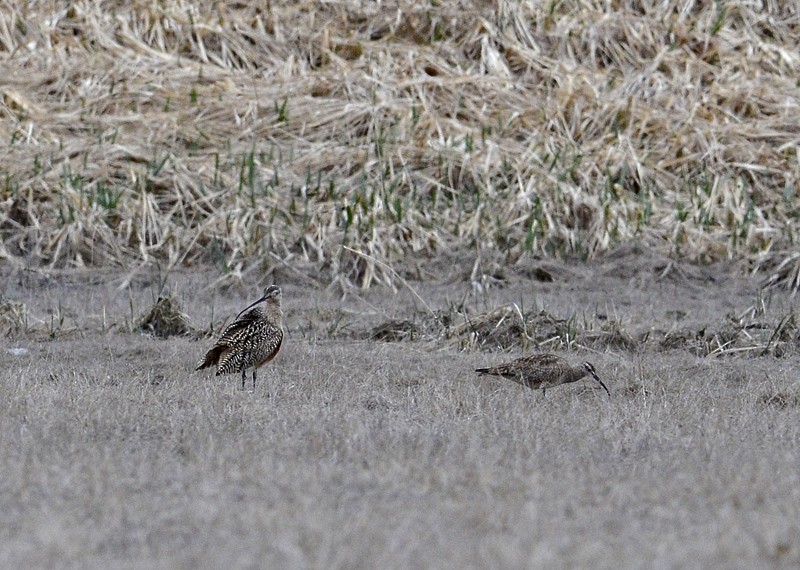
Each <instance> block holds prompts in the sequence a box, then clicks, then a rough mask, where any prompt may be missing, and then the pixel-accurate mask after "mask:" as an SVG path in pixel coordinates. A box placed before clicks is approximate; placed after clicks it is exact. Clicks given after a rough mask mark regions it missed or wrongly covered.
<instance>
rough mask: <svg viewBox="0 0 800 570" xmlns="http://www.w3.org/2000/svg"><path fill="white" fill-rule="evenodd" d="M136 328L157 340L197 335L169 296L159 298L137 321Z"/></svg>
mask: <svg viewBox="0 0 800 570" xmlns="http://www.w3.org/2000/svg"><path fill="white" fill-rule="evenodd" d="M137 328H138V329H139V330H141V331H143V332H147V333H149V334H152V335H154V336H157V337H159V338H168V337H171V336H186V335H192V334H197V333H198V331H197V329H196V328H195V327H194V325H192V323H191V321H190V320H189V317H188V316H186V314H184V313H183V311H181V308H180V305H179V304H178V301H177V300H176V299H174V298H173V297H172V296H171V295H167V296H161V297H159V298H158V299H157V300H156V302H155V303H153V306H152V307H150V309H149V310H148V311H147V313H145V314H144V315H142V317H141V318H140V319H139V323H138V326H137Z"/></svg>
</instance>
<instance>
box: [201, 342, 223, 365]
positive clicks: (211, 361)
mask: <svg viewBox="0 0 800 570" xmlns="http://www.w3.org/2000/svg"><path fill="white" fill-rule="evenodd" d="M221 352H222V350H220V347H218V346H215V347H214V348H212V349H211V350H209V351H208V352H207V353H206V355H205V357H204V358H203V359H202V360H200V361H199V362H198V363H197V368H195V370H202V369H203V368H209V367H211V366H216V365H217V363H218V362H219V356H220V353H221Z"/></svg>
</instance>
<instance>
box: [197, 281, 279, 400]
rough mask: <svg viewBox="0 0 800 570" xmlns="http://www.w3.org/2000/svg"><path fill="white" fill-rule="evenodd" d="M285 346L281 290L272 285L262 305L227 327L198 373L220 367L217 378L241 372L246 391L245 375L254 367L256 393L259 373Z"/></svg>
mask: <svg viewBox="0 0 800 570" xmlns="http://www.w3.org/2000/svg"><path fill="white" fill-rule="evenodd" d="M262 303H263V305H262ZM282 343H283V311H282V310H281V288H280V287H278V286H277V285H270V286H268V287H267V288H266V289H264V295H263V296H262V297H261V298H260V299H259V300H258V301H256V302H255V303H252V304H250V305H249V306H247V307H246V308H245V309H243V310H242V311H241V312H240V313H239V314H238V315H237V316H236V318H235V319H234V321H233V322H232V323H231V324H229V325H228V326H227V327H225V330H224V331H222V334H221V335H220V337H219V339H218V340H217V342H216V343H215V344H214V346H213V347H212V348H211V350H209V351H208V352H207V353H206V355H205V357H204V358H203V359H202V360H200V362H198V363H197V368H196V370H202V369H203V368H209V367H211V366H216V367H217V373H216V376H220V375H222V374H234V373H236V372H241V373H242V390H244V386H245V372H246V370H247V369H248V368H250V367H251V366H252V367H253V391H255V389H256V370H257V369H258V368H260V367H261V366H263V365H265V364H266V363H267V362H269V361H270V360H272V359H273V358H275V356H276V355H277V354H278V351H279V350H280V349H281V344H282Z"/></svg>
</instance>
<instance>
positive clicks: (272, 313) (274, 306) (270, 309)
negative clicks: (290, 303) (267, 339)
mask: <svg viewBox="0 0 800 570" xmlns="http://www.w3.org/2000/svg"><path fill="white" fill-rule="evenodd" d="M264 314H265V315H266V316H267V318H268V319H269V320H270V321H272V322H274V323H278V324H280V323H281V322H282V319H283V311H282V310H281V304H280V302H279V301H275V300H274V299H270V300H269V301H267V302H266V304H265V306H264Z"/></svg>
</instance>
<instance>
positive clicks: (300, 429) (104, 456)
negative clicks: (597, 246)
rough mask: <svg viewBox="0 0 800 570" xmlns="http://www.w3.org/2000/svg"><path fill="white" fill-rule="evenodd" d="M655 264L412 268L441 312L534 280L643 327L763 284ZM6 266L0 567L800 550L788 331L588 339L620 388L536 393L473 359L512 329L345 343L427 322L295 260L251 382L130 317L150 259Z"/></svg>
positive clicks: (199, 286) (423, 563) (745, 556)
mask: <svg viewBox="0 0 800 570" xmlns="http://www.w3.org/2000/svg"><path fill="white" fill-rule="evenodd" d="M640 259H641V256H639V255H633V256H627V257H623V258H622V260H618V261H617V262H614V263H611V262H606V263H603V264H594V265H592V266H590V267H582V266H556V265H551V266H550V269H551V271H553V272H556V270H558V271H559V272H560V273H561V274H562V275H566V274H568V275H570V276H571V278H570V279H569V280H565V279H558V278H557V279H555V280H554V281H552V282H547V283H544V282H540V281H534V280H530V279H527V278H524V277H520V276H518V275H510V276H509V277H508V279H507V285H506V286H505V287H495V288H492V289H491V290H490V291H489V292H488V293H487V294H485V295H482V296H481V297H480V298H478V297H475V296H473V295H472V294H470V293H469V292H470V290H471V289H472V285H471V283H470V282H469V280H468V279H466V278H458V277H457V275H458V272H455V273H454V275H455V276H454V277H453V278H452V279H450V280H449V281H448V282H447V283H438V284H430V283H428V284H423V283H415V284H414V285H415V286H416V287H417V291H418V293H419V294H420V296H421V297H423V299H425V300H426V302H428V303H429V304H430V305H431V307H432V308H441V307H444V306H445V305H446V302H447V299H449V298H453V297H457V298H462V297H465V298H466V299H467V301H466V302H465V304H466V305H468V307H466V308H465V311H466V312H465V313H464V314H467V313H468V312H470V311H472V310H473V309H474V313H473V314H478V313H480V312H481V311H485V310H488V309H491V308H495V307H498V306H503V305H504V304H505V303H519V302H520V301H521V300H527V301H528V302H530V303H536V304H537V306H538V308H545V309H547V310H549V311H552V312H553V313H556V314H569V313H571V312H572V313H576V312H580V311H583V312H584V313H585V314H586V315H589V317H586V318H591V316H595V317H596V316H597V315H599V314H601V313H602V312H603V311H607V310H608V308H609V307H612V306H615V307H616V308H615V309H614V310H615V317H616V318H617V319H619V320H620V321H621V322H622V323H623V324H624V326H625V328H626V330H628V331H629V332H630V333H631V334H632V335H634V336H638V335H639V334H640V333H641V332H642V331H644V330H646V329H648V328H655V327H659V326H662V327H666V328H673V329H674V328H676V327H678V326H679V324H680V323H684V324H686V326H688V327H689V328H691V327H692V326H694V328H698V327H699V326H701V325H702V323H703V322H704V323H705V324H706V325H707V326H713V325H715V324H716V323H717V322H718V321H719V318H720V317H719V316H720V315H721V314H723V313H725V312H726V311H730V310H735V309H747V308H748V306H749V304H750V303H752V302H753V300H754V299H755V297H754V295H757V294H758V290H757V288H756V287H754V286H753V285H752V284H751V283H749V282H746V281H737V280H736V279H734V278H731V275H730V274H728V273H725V272H716V273H713V274H712V273H709V274H708V275H706V276H700V277H697V278H694V279H693V278H691V277H686V276H684V277H682V278H680V279H669V278H667V279H661V278H659V277H658V274H657V273H655V274H654V273H652V272H651V271H649V270H648V269H646V268H647V267H649V266H648V265H647V264H644V265H643V266H641V265H640V264H639V261H638V260H640ZM642 267H645V269H642ZM467 269H468V268H467ZM3 277H4V282H5V283H7V284H8V285H7V289H8V290H9V291H8V292H9V293H11V294H14V295H15V296H16V297H18V298H23V299H24V300H25V301H26V303H27V314H28V317H27V318H28V332H26V333H18V334H16V335H15V336H12V337H7V338H6V339H5V340H3V342H2V347H3V353H2V362H3V366H2V372H0V391H1V392H2V394H1V395H0V422H2V425H1V426H0V450H1V452H2V456H3V458H4V460H3V462H2V466H1V467H0V470H2V471H1V472H0V481H1V482H2V483H1V485H2V493H0V497H1V499H0V500H2V503H0V511H2V513H3V524H2V526H0V566H3V567H7V568H11V567H74V568H78V567H80V568H106V567H116V568H125V567H128V568H197V567H202V568H218V567H223V566H226V567H233V568H243V567H271V568H277V567H281V568H307V567H313V568H376V567H380V568H384V567H385V568H408V567H430V566H434V567H435V566H439V567H442V566H455V565H462V566H464V567H471V568H478V567H487V566H489V567H507V568H527V567H593V568H601V567H605V568H619V567H649V568H678V567H687V566H702V567H728V568H754V567H759V568H762V567H796V566H797V564H798V563H800V471H799V470H798V469H797V465H798V464H800V388H799V387H798V379H797V370H798V367H799V366H800V352H799V351H798V350H797V343H798V340H797V333H796V331H794V332H793V334H792V336H791V337H788V338H789V340H788V341H787V342H786V344H785V346H784V350H783V352H782V353H781V356H780V357H777V356H776V355H774V354H769V355H765V356H757V355H754V354H753V353H752V352H747V351H745V352H738V353H737V352H730V353H724V354H721V355H717V356H713V355H712V356H708V357H705V358H704V357H700V356H697V355H695V354H693V353H691V352H690V351H689V350H687V349H686V348H675V349H667V348H664V349H662V348H658V347H657V346H651V345H650V344H647V343H643V344H641V345H639V346H638V347H637V348H634V349H630V350H626V349H623V348H620V347H614V346H607V347H605V348H604V349H602V350H598V349H595V350H589V349H586V348H584V347H581V346H580V344H578V343H573V344H572V345H569V346H565V347H564V348H562V349H558V350H559V351H560V353H561V354H564V355H565V356H567V357H568V358H570V359H573V360H575V361H579V360H580V359H590V360H591V361H592V362H594V364H595V365H596V367H597V369H598V370H599V371H600V374H601V375H602V377H603V378H604V379H605V381H606V383H607V384H608V385H609V387H610V388H611V390H612V398H611V399H610V400H609V399H608V398H607V397H606V395H605V393H604V392H603V391H602V390H601V389H599V387H598V386H597V385H596V384H595V383H593V382H585V381H583V382H579V383H577V384H574V385H571V386H566V387H561V388H558V389H553V390H550V391H548V394H547V397H546V398H542V396H541V393H539V392H532V391H528V390H525V389H523V388H521V387H519V386H517V385H515V384H513V383H511V382H505V381H502V380H499V379H492V378H487V377H478V376H477V375H475V374H473V373H472V369H473V368H475V367H477V366H484V365H486V364H487V363H491V362H496V361H498V360H501V359H506V358H508V357H510V356H514V355H516V354H518V353H519V352H520V350H519V349H512V350H511V351H510V352H503V351H485V350H478V349H470V348H467V349H465V350H459V348H458V347H457V346H453V345H452V344H451V343H449V341H437V340H435V339H431V338H430V337H424V336H421V337H420V338H419V339H418V340H415V341H413V342H379V341H375V340H356V339H355V337H356V336H358V335H357V333H356V331H358V330H368V329H369V328H370V327H371V326H372V322H380V321H384V320H391V319H398V318H402V317H412V318H413V316H414V315H417V318H420V317H419V314H420V311H419V309H415V308H414V307H413V304H414V301H415V298H414V297H413V296H412V295H410V294H408V292H407V291H406V292H399V293H398V294H392V293H391V292H389V291H387V290H385V289H375V290H372V291H369V292H365V293H362V294H351V295H347V296H345V298H342V296H341V295H340V294H339V293H337V292H332V291H331V290H327V291H326V290H324V289H314V288H310V287H308V286H306V285H303V284H299V283H297V282H294V283H293V282H291V281H287V282H286V283H284V284H283V285H284V306H285V309H286V315H287V322H286V326H287V334H288V336H287V341H286V344H285V347H284V349H283V351H282V352H281V355H280V356H279V358H278V359H276V360H275V361H274V363H273V364H271V365H269V366H268V367H266V368H264V369H262V373H261V375H260V378H259V385H258V386H257V389H256V391H255V392H250V391H241V390H240V388H239V382H238V377H236V376H229V377H223V378H215V377H213V376H211V375H209V374H197V373H192V369H193V365H194V364H195V362H196V360H197V359H198V358H199V356H200V355H201V353H202V352H203V351H204V350H205V349H206V348H208V346H209V344H210V342H211V339H208V338H204V339H201V340H192V339H187V338H180V337H177V338H169V339H157V338H154V337H150V336H145V335H142V334H139V333H136V332H129V330H128V328H127V327H128V324H127V323H126V321H127V317H126V311H129V305H130V304H131V303H132V304H133V305H134V314H135V315H136V316H138V315H139V314H141V313H144V312H145V310H146V308H147V305H148V304H149V303H151V302H152V295H153V291H155V290H157V289H158V280H157V279H156V278H155V277H154V278H153V279H150V278H141V279H139V280H137V281H136V282H135V283H134V284H133V285H132V286H131V289H130V293H129V292H124V293H119V292H117V291H116V287H117V286H118V285H119V284H120V283H121V282H122V281H124V276H119V275H114V274H112V273H107V274H94V275H92V276H87V275H85V274H84V275H82V274H80V273H69V274H62V275H61V276H60V277H59V279H57V280H52V279H43V280H38V279H40V277H39V276H38V275H37V274H36V273H35V272H8V273H6V274H5V275H4V276H3ZM712 277H713V279H714V281H710V280H707V279H708V278H712ZM213 279H214V274H213V273H205V274H204V273H197V272H194V273H186V274H181V275H175V276H173V277H172V278H171V279H170V282H171V288H172V291H173V293H174V295H175V298H176V299H178V300H180V301H181V303H182V304H183V305H184V309H185V310H186V312H187V313H188V314H189V316H190V317H191V318H192V320H193V321H194V322H195V323H201V322H204V321H205V322H208V321H209V320H211V318H212V317H211V312H212V309H213V312H214V313H215V314H216V315H218V316H217V317H215V319H216V326H217V329H218V328H219V325H220V324H221V320H222V319H223V318H226V317H228V318H229V317H230V316H232V315H233V314H235V313H236V312H237V311H238V308H240V307H241V306H243V305H244V304H245V303H247V302H248V299H250V298H252V297H253V295H254V294H255V292H242V291H228V292H226V293H224V294H220V293H219V292H218V291H216V290H215V289H214V288H213V287H210V286H209V285H211V283H212V282H213ZM703 283H705V284H703ZM417 302H418V300H417ZM766 305H768V306H765V312H764V313H763V314H761V316H760V317H758V319H757V320H758V321H759V322H763V323H771V325H772V326H775V325H776V323H778V322H780V321H781V320H782V318H783V316H784V315H786V314H787V313H788V312H791V311H792V310H793V309H794V308H795V307H796V304H795V302H794V301H793V300H791V299H789V298H786V297H782V296H780V295H778V294H777V293H776V294H774V295H773V296H772V297H771V298H770V299H769V301H768V303H766ZM681 307H683V308H687V309H689V310H691V311H692V317H688V316H683V317H682V316H681V315H680V314H677V315H676V314H675V311H676V310H678V309H679V308H681ZM103 312H105V314H106V329H107V330H106V332H103V331H102V329H98V328H97V327H98V326H99V325H100V323H101V322H102V313H103ZM58 314H63V315H65V316H64V317H63V318H61V319H57V322H56V323H53V324H51V321H50V319H49V315H58ZM222 315H225V317H223V316H222ZM453 318H462V319H463V318H465V317H463V315H462V316H461V317H459V315H458V314H455V313H454V314H453ZM337 319H340V320H341V319H344V320H346V321H347V324H346V325H344V324H340V325H339V326H338V328H337V327H334V326H332V323H333V322H334V321H336V320H337ZM693 319H694V320H693ZM687 323H688V324H687ZM691 323H695V324H694V325H692V324H691ZM343 329H347V330H348V331H349V332H347V333H346V334H345V333H342V332H341V331H342V330H343ZM752 330H755V329H752ZM753 334H755V333H753ZM9 348H27V349H28V350H29V352H28V353H27V354H25V355H22V356H12V355H10V354H9V353H8V352H7V350H8V349H9Z"/></svg>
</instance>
